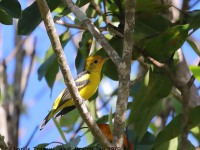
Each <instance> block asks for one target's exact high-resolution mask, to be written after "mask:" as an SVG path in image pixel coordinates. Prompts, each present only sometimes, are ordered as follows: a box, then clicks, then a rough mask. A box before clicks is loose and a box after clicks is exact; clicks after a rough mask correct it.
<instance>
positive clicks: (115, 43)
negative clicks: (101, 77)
mask: <svg viewBox="0 0 200 150" xmlns="http://www.w3.org/2000/svg"><path fill="white" fill-rule="evenodd" d="M109 43H110V45H111V46H112V47H113V48H114V49H115V50H116V52H117V53H118V54H119V55H120V57H121V56H122V51H123V39H122V38H119V37H113V38H112V39H111V40H109ZM99 51H104V52H105V50H104V49H103V48H102V49H100V50H99ZM103 73H104V74H105V75H106V76H107V77H109V78H111V79H112V80H119V79H118V71H117V67H116V66H115V64H114V63H113V61H112V60H111V59H109V60H108V61H107V62H106V63H105V64H104V66H103Z"/></svg>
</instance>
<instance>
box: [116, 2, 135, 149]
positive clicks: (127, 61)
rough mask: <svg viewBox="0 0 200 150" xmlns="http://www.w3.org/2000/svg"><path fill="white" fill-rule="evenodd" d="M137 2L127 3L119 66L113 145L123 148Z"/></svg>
mask: <svg viewBox="0 0 200 150" xmlns="http://www.w3.org/2000/svg"><path fill="white" fill-rule="evenodd" d="M134 16H135V2H134V0H126V1H125V26H124V43H123V54H122V62H121V63H120V64H119V67H118V73H119V91H118V98H117V106H116V115H115V119H114V125H113V145H115V146H116V147H122V145H123V132H124V125H125V121H126V110H127V103H128V97H129V86H130V69H131V58H132V49H133V44H134V43H133V31H134V24H135V18H134Z"/></svg>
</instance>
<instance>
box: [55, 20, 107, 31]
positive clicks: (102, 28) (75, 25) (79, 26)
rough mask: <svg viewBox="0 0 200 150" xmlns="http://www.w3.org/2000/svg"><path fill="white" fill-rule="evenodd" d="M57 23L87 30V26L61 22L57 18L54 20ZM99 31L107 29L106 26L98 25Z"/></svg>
mask: <svg viewBox="0 0 200 150" xmlns="http://www.w3.org/2000/svg"><path fill="white" fill-rule="evenodd" d="M56 23H57V24H59V25H63V26H65V27H67V28H75V29H80V30H87V28H85V27H84V26H81V25H79V24H70V23H67V22H63V21H61V20H57V21H56ZM99 31H101V32H102V31H107V28H106V27H100V28H99Z"/></svg>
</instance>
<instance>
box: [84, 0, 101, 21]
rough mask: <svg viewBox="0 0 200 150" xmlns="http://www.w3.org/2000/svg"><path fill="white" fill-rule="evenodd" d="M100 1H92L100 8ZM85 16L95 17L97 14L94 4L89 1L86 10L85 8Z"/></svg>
mask: <svg viewBox="0 0 200 150" xmlns="http://www.w3.org/2000/svg"><path fill="white" fill-rule="evenodd" d="M100 2H101V0H94V3H95V4H96V5H97V6H99V7H100V9H101V5H100ZM86 16H87V17H88V18H96V17H97V16H98V13H97V10H96V8H94V6H92V5H91V3H90V5H89V7H88V8H87V10H86Z"/></svg>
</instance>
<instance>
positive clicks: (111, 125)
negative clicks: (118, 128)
mask: <svg viewBox="0 0 200 150" xmlns="http://www.w3.org/2000/svg"><path fill="white" fill-rule="evenodd" d="M112 114H113V113H112V107H111V109H110V113H109V116H108V122H109V127H110V131H111V133H112V131H113V122H112V119H113V116H112Z"/></svg>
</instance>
